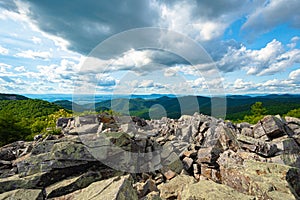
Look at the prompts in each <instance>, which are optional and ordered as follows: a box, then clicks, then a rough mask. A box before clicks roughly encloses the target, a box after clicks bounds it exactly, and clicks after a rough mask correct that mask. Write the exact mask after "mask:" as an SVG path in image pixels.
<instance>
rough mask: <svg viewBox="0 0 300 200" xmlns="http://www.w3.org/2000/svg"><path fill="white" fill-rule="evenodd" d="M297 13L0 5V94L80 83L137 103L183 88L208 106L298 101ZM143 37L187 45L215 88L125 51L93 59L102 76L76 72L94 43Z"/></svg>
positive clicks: (184, 6)
mask: <svg viewBox="0 0 300 200" xmlns="http://www.w3.org/2000/svg"><path fill="white" fill-rule="evenodd" d="M299 10H300V2H299V1H298V0H289V1H284V0H267V1H262V0H246V1H242V2H241V1H239V0H228V1H223V0H217V1H206V0H204V1H196V0H191V1H188V0H175V1H160V0H149V1H140V0H124V1H117V0H112V1H96V0H89V1H79V0H76V1H67V0H61V1H56V0H55V1H28V0H23V1H20V0H8V1H1V2H0V27H1V29H0V93H18V94H34V93H40V94H47V93H51V94H71V93H72V92H73V91H74V86H73V83H74V81H75V82H76V81H78V80H79V77H81V79H80V83H81V84H82V85H84V86H85V87H86V88H93V87H95V92H96V93H104V94H110V93H117V92H116V91H115V87H116V86H118V84H119V83H120V82H121V80H122V79H123V77H124V76H126V77H127V78H128V77H129V78H128V84H130V87H133V88H135V90H134V91H133V92H134V93H136V94H142V93H145V94H157V93H162V94H174V92H173V91H176V94H189V93H191V92H190V91H189V90H188V91H187V90H186V87H187V86H188V87H190V88H191V89H192V93H193V94H201V95H206V96H207V95H208V96H209V95H214V94H215V93H211V90H210V89H211V88H212V87H213V86H214V85H218V84H222V85H223V87H224V92H225V93H226V94H260V93H261V94H268V93H294V94H299V93H300V12H299ZM144 27H157V28H163V29H169V30H171V31H175V32H177V33H180V34H182V35H184V36H187V37H189V38H190V39H192V40H194V41H195V42H196V43H197V44H199V45H200V46H202V47H203V48H204V50H205V51H206V52H207V53H208V54H209V56H210V57H211V59H212V60H213V61H214V63H213V64H214V66H216V67H217V69H218V73H219V74H220V78H218V79H215V80H213V81H208V82H207V81H206V80H205V79H204V78H203V77H201V76H199V75H196V74H195V70H202V71H207V73H208V74H209V73H215V72H213V71H212V70H211V69H210V67H208V65H197V66H191V64H190V63H188V62H187V61H186V60H184V59H183V58H182V57H180V55H175V54H173V53H172V52H166V51H162V50H153V49H134V48H132V49H130V50H128V51H126V52H124V53H123V54H122V55H121V56H115V55H114V49H115V48H118V47H119V46H118V45H120V44H116V45H115V46H112V47H111V48H110V47H108V48H107V49H105V50H106V51H105V57H104V56H103V57H102V58H97V59H98V62H99V63H103V65H107V63H110V65H109V67H107V69H106V71H105V72H98V73H97V71H93V70H91V69H88V70H83V69H82V64H83V63H84V61H85V59H86V58H87V56H88V55H89V53H90V52H91V51H92V50H93V49H94V48H95V47H96V46H97V45H98V44H99V43H101V42H103V41H105V40H106V39H108V38H110V37H111V36H114V35H115V34H118V33H122V32H123V31H128V30H130V29H133V28H144ZM150 37H151V36H150ZM137 38H138V37H137ZM168 39H170V38H168ZM174 41H175V42H174V43H172V45H173V46H174V47H176V48H180V47H181V46H180V45H182V43H181V42H180V41H176V40H174ZM167 42H170V40H161V43H162V45H166V43H167ZM127 45H130V40H128V42H127ZM191 53H193V52H192V51H191ZM209 66H210V65H209ZM157 77H160V79H159V80H160V82H158V81H157ZM178 80H180V81H181V82H180V81H179V82H180V83H178ZM124 91H126V88H125V89H124ZM118 92H119V91H118ZM121 92H122V90H121ZM131 92H132V91H131ZM125 93H126V92H125Z"/></svg>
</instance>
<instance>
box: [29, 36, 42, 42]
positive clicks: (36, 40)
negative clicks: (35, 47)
mask: <svg viewBox="0 0 300 200" xmlns="http://www.w3.org/2000/svg"><path fill="white" fill-rule="evenodd" d="M31 40H32V41H33V43H35V44H41V43H42V39H41V38H38V37H35V36H33V37H32V38H31Z"/></svg>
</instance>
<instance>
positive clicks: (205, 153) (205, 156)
mask: <svg viewBox="0 0 300 200" xmlns="http://www.w3.org/2000/svg"><path fill="white" fill-rule="evenodd" d="M222 152H223V149H222V148H221V147H207V148H201V149H199V151H198V155H197V161H196V162H197V163H198V164H201V163H209V164H213V163H215V162H216V161H217V159H218V157H219V155H220V153H222Z"/></svg>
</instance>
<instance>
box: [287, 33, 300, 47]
mask: <svg viewBox="0 0 300 200" xmlns="http://www.w3.org/2000/svg"><path fill="white" fill-rule="evenodd" d="M299 40H300V37H298V36H295V37H293V38H292V39H291V43H289V44H287V46H288V47H290V48H291V49H293V48H295V47H296V45H297V42H298V41H299Z"/></svg>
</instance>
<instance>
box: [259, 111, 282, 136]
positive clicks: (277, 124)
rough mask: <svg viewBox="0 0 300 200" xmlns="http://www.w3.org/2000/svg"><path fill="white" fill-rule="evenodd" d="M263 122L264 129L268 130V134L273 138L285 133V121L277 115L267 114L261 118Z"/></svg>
mask: <svg viewBox="0 0 300 200" xmlns="http://www.w3.org/2000/svg"><path fill="white" fill-rule="evenodd" d="M261 124H262V127H263V129H264V131H265V132H266V135H267V136H268V137H269V138H271V139H273V138H277V137H280V136H283V135H284V134H285V131H284V128H283V126H284V123H283V122H282V121H280V120H279V119H278V118H277V117H274V116H271V115H268V116H265V117H264V118H263V119H262V120H261Z"/></svg>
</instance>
